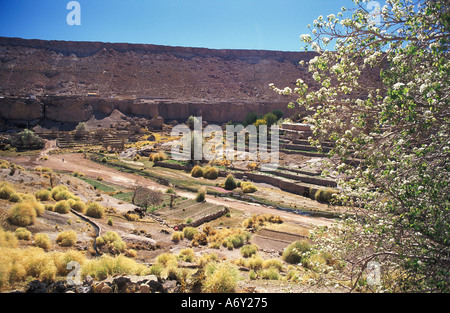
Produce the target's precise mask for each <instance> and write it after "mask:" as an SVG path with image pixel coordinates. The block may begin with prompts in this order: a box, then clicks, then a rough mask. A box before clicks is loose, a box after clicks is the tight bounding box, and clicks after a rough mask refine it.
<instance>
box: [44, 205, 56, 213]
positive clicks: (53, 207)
mask: <svg viewBox="0 0 450 313" xmlns="http://www.w3.org/2000/svg"><path fill="white" fill-rule="evenodd" d="M44 208H45V210H46V211H52V212H53V211H54V210H55V205H53V204H44Z"/></svg>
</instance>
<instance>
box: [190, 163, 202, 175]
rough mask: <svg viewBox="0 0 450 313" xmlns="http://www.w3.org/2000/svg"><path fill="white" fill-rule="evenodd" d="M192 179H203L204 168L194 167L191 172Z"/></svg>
mask: <svg viewBox="0 0 450 313" xmlns="http://www.w3.org/2000/svg"><path fill="white" fill-rule="evenodd" d="M191 176H192V177H203V168H202V167H201V166H200V165H196V166H194V168H192V170H191Z"/></svg>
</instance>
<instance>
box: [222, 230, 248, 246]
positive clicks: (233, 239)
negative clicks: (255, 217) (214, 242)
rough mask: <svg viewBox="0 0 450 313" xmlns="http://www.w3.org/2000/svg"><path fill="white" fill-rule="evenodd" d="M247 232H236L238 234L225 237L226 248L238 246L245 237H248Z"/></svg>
mask: <svg viewBox="0 0 450 313" xmlns="http://www.w3.org/2000/svg"><path fill="white" fill-rule="evenodd" d="M247 234H248V233H247ZM247 234H246V233H240V234H239V233H238V234H233V235H230V236H228V237H227V238H226V239H225V241H224V244H225V245H226V247H227V248H228V249H230V248H231V249H233V248H240V247H242V246H243V245H244V243H245V242H246V239H247V238H248V237H247Z"/></svg>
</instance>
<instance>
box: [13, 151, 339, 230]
mask: <svg viewBox="0 0 450 313" xmlns="http://www.w3.org/2000/svg"><path fill="white" fill-rule="evenodd" d="M49 148H50V145H49ZM46 155H47V153H46ZM47 158H48V159H47V160H46V161H42V160H39V158H31V157H19V158H14V160H13V162H16V163H18V164H20V165H23V166H26V167H32V168H33V167H35V166H44V167H49V168H52V169H54V170H58V171H67V172H80V173H83V174H85V175H86V176H87V177H90V178H97V177H99V176H101V177H102V178H103V180H104V181H105V182H109V183H113V184H116V185H119V186H123V187H125V188H132V187H133V186H136V185H138V186H144V187H147V188H151V189H156V190H160V191H163V192H164V191H165V190H166V189H167V186H164V185H161V184H159V183H157V182H155V181H153V180H150V179H147V178H145V177H142V176H139V175H137V174H131V173H124V172H121V171H119V170H116V169H112V168H110V167H107V166H105V165H101V164H98V163H95V162H93V161H91V160H89V159H86V158H84V155H83V154H81V153H68V154H59V155H50V154H48V155H47ZM177 193H178V194H179V195H180V196H183V197H187V198H190V199H193V198H194V197H195V194H193V193H189V192H186V191H181V190H178V191H177ZM207 201H208V202H211V203H214V204H217V205H223V206H227V207H229V208H233V209H237V210H241V211H244V212H247V213H250V214H264V213H269V214H274V215H279V216H280V217H281V218H282V219H283V220H285V221H290V222H293V223H297V224H300V225H302V226H306V227H308V226H311V225H314V226H331V225H332V224H333V220H332V219H327V218H321V217H309V216H303V215H298V214H294V213H290V212H285V211H281V210H277V209H276V208H273V207H269V206H264V205H260V204H255V203H248V202H244V201H240V200H235V199H230V198H217V197H213V196H207Z"/></svg>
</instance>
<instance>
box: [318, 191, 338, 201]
mask: <svg viewBox="0 0 450 313" xmlns="http://www.w3.org/2000/svg"><path fill="white" fill-rule="evenodd" d="M333 193H334V190H333V189H330V188H327V189H319V190H317V191H316V193H315V194H314V199H315V200H316V201H320V202H330V200H331V198H332V197H333Z"/></svg>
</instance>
